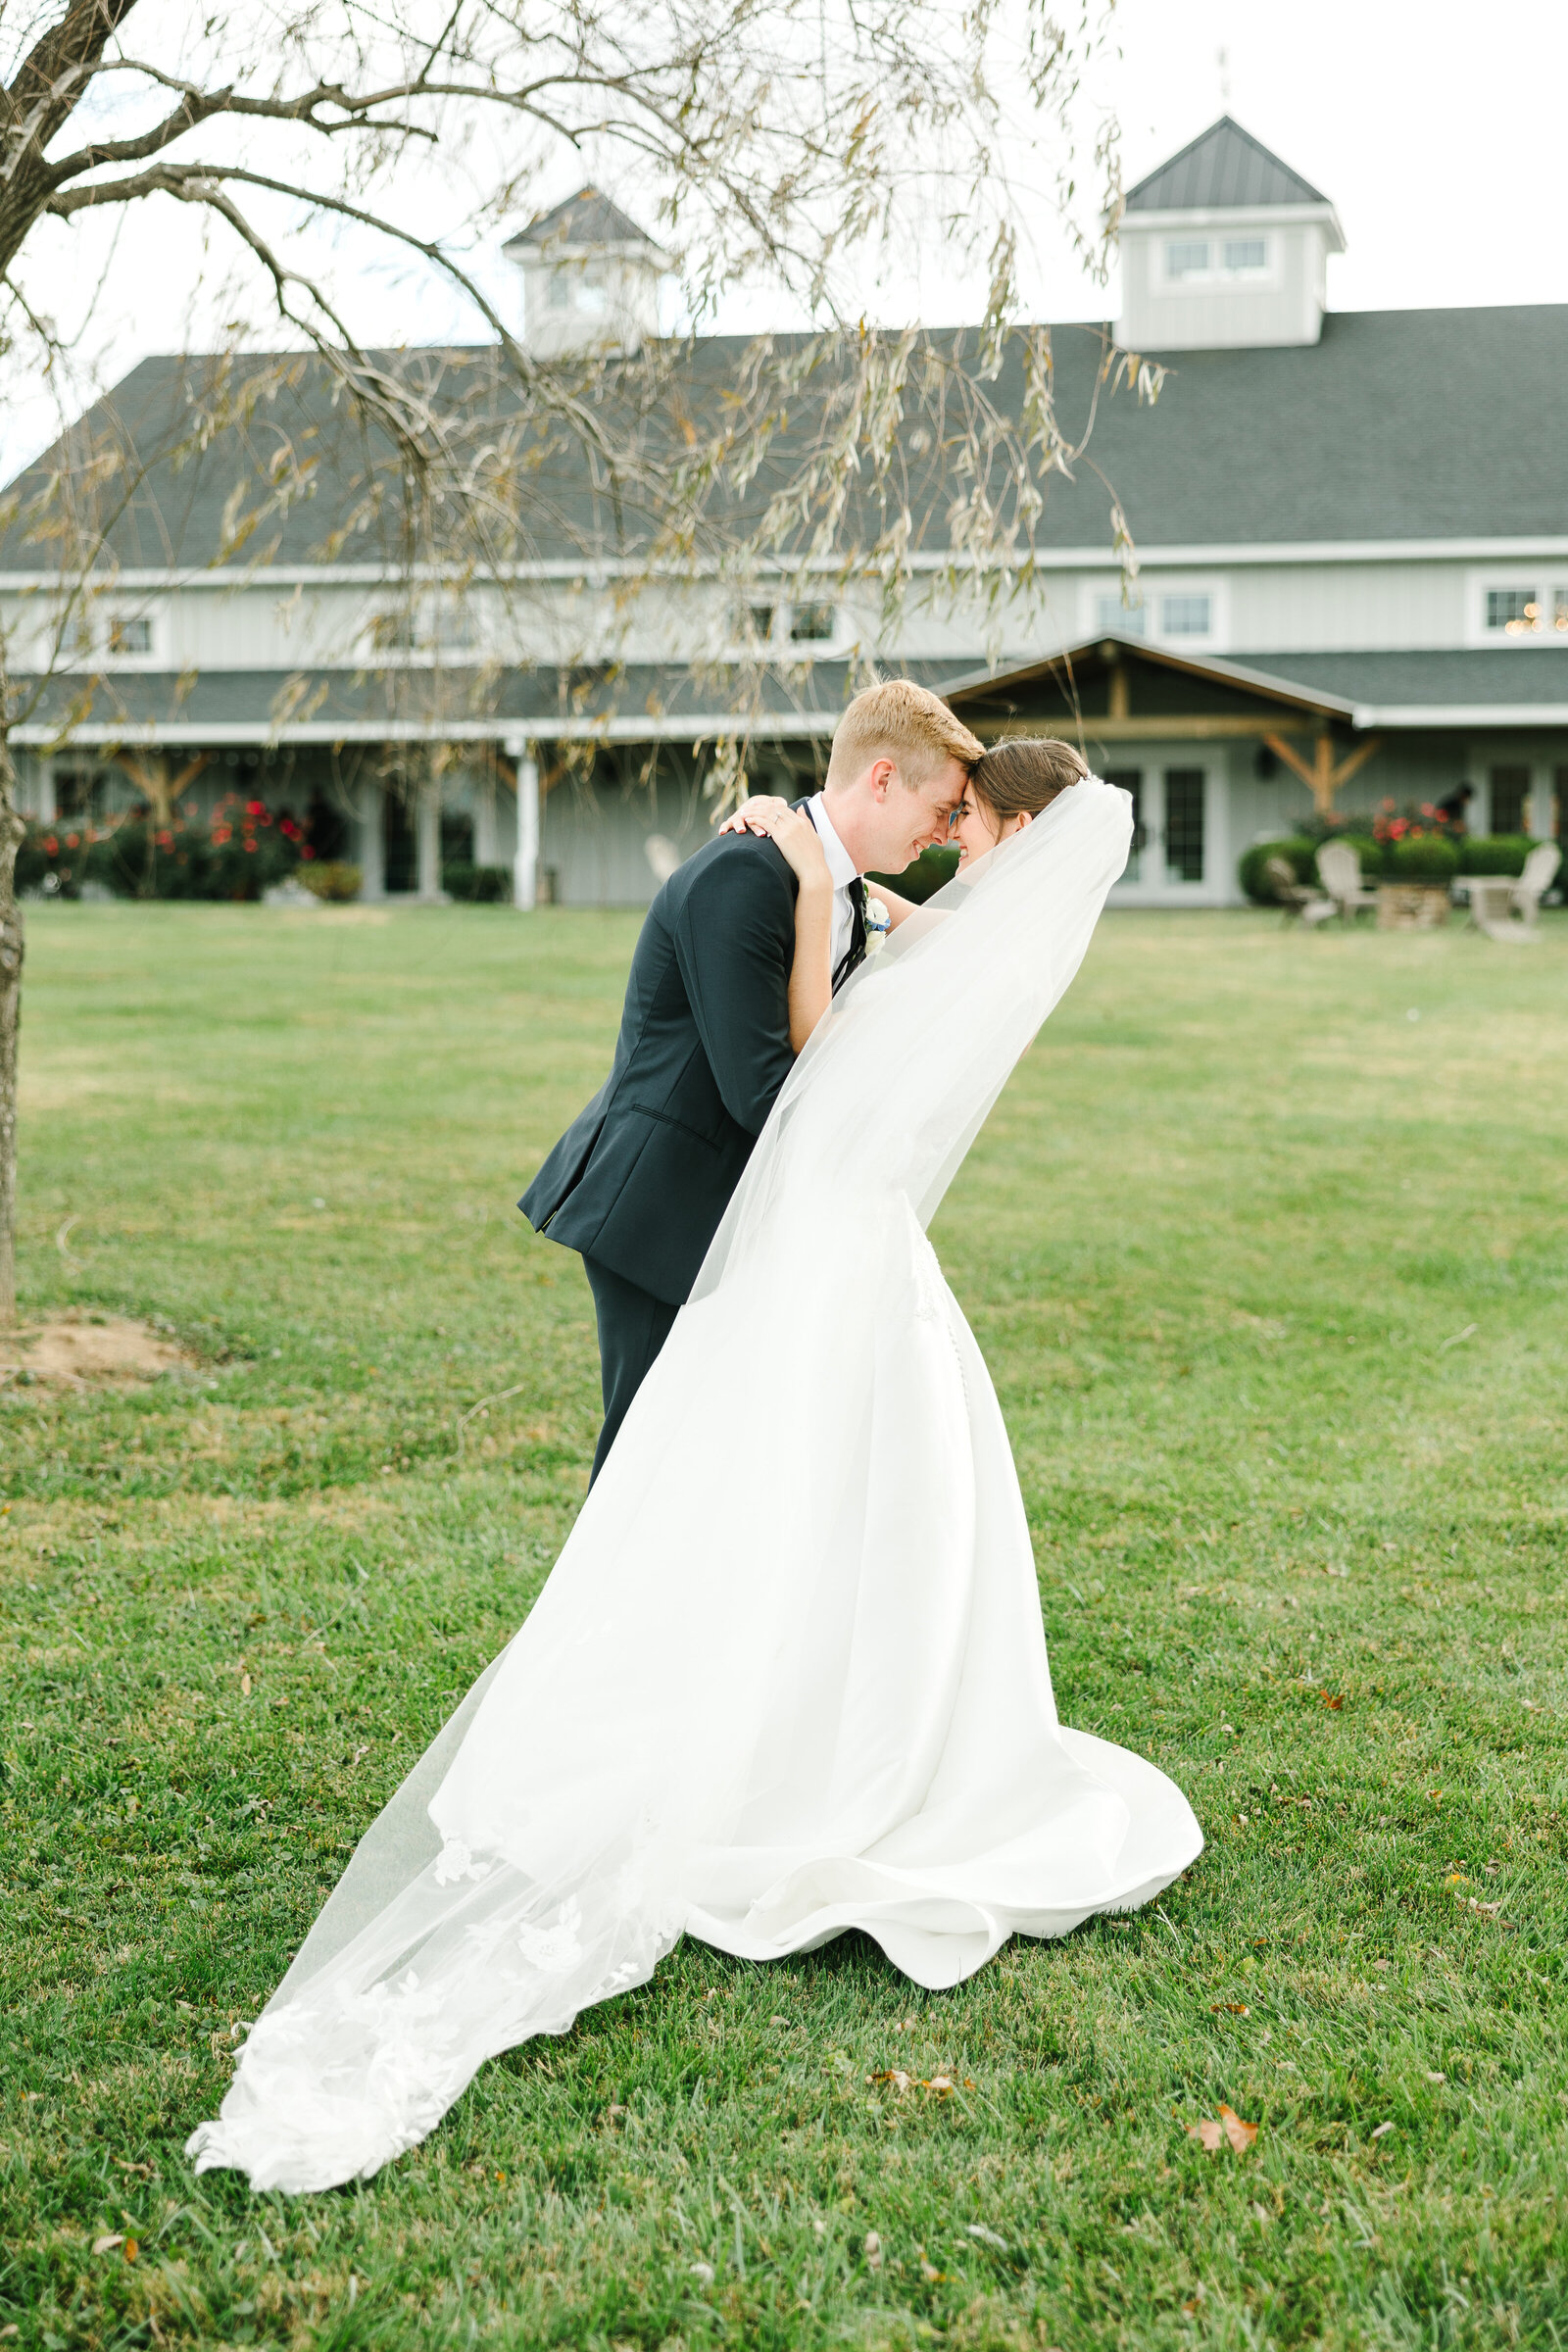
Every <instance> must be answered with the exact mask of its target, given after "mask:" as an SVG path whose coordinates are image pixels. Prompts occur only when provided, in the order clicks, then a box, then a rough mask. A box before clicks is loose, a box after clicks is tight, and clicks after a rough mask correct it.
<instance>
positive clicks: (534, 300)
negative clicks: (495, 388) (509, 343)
mask: <svg viewBox="0 0 1568 2352" xmlns="http://www.w3.org/2000/svg"><path fill="white" fill-rule="evenodd" d="M502 251H503V252H504V253H505V254H506V257H507V259H508V261H510V262H515V263H516V265H517V267H518V269H519V270H521V271H522V289H523V319H524V326H523V341H524V343H525V344H526V346H527V349H528V350H529V352H530V353H531V354H532V355H533V357H534V358H535V359H540V360H553V359H560V358H562V357H563V356H564V355H565V354H567V353H575V352H583V353H593V352H633V351H636V350H637V349H638V347H639V346H640V345H641V344H642V343H644V342H645V341H647V339H648V338H649V337H650V336H653V335H657V334H658V332H659V281H660V279H661V278H662V276H664V274H665V273H666V272H667V271H668V270H671V269H673V268H674V264H673V263H672V261H671V260H670V258H669V256H668V254H666V253H664V252H662V250H661V248H660V247H659V246H657V245H656V244H655V243H654V242H653V240H652V238H650V237H645V236H644V234H643V232H642V230H641V229H640V228H639V227H638V226H637V223H636V222H635V221H628V220H627V218H626V215H625V214H624V213H623V212H622V211H621V210H620V208H619V207H618V206H617V205H613V204H612V203H611V201H610V198H609V197H608V196H602V195H601V194H600V192H599V190H598V189H597V188H579V189H578V190H577V193H576V195H575V196H568V197H567V199H566V201H565V203H564V204H558V205H557V206H556V207H555V209H554V210H553V211H552V212H548V213H541V214H540V215H539V217H538V219H537V220H535V221H529V223H528V225H527V227H526V228H525V229H522V230H520V231H519V233H518V234H517V235H516V236H515V237H510V238H509V239H508V240H507V243H506V244H505V245H504V246H503V247H502Z"/></svg>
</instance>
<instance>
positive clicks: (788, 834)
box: [719, 793, 833, 893]
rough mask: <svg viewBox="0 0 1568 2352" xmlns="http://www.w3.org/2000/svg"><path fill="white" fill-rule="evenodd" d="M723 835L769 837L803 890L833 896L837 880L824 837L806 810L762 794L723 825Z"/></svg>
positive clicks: (721, 826)
mask: <svg viewBox="0 0 1568 2352" xmlns="http://www.w3.org/2000/svg"><path fill="white" fill-rule="evenodd" d="M719 831H720V832H721V833H765V834H766V835H767V837H768V839H769V840H770V841H771V842H772V843H773V844H774V846H775V848H777V849H779V850H781V851H782V852H783V854H784V856H785V858H787V859H788V860H789V863H790V865H791V866H792V867H793V869H794V871H795V874H796V877H797V879H798V880H799V882H800V885H801V888H802V889H803V890H809V889H812V888H815V887H820V888H821V889H822V890H823V891H824V892H827V893H831V891H832V888H833V877H832V875H831V874H830V873H829V872H828V870H827V856H826V853H825V852H824V850H823V848H822V836H821V835H820V834H819V833H818V831H817V829H816V827H815V826H814V825H813V824H812V822H811V820H810V818H809V816H808V815H807V814H806V813H805V811H804V809H792V808H791V807H790V804H789V802H788V801H778V800H774V799H773V798H772V797H771V796H770V795H769V794H766V793H759V794H758V795H757V796H756V798H755V799H753V800H750V801H748V802H746V804H745V805H744V807H743V808H740V809H737V810H736V811H735V814H734V815H733V816H731V817H726V819H725V820H724V822H723V824H722V825H720V827H719Z"/></svg>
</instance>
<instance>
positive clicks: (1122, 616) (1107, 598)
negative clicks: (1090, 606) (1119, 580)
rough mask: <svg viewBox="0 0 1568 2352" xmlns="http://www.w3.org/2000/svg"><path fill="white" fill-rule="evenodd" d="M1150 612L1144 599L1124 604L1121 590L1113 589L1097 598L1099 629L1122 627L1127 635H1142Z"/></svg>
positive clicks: (1096, 615) (1096, 613)
mask: <svg viewBox="0 0 1568 2352" xmlns="http://www.w3.org/2000/svg"><path fill="white" fill-rule="evenodd" d="M1148 618H1149V614H1148V612H1147V610H1146V609H1145V607H1144V605H1143V603H1142V601H1141V600H1140V602H1139V603H1137V604H1136V605H1124V604H1123V603H1122V601H1121V591H1120V590H1119V589H1112V590H1110V591H1109V592H1107V593H1106V594H1104V595H1103V596H1097V597H1096V598H1095V626H1096V628H1097V629H1120V630H1121V632H1122V634H1123V635H1124V636H1127V637H1141V636H1142V635H1143V633H1144V627H1145V624H1146V622H1147V621H1148Z"/></svg>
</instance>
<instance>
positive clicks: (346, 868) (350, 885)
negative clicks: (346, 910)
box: [297, 858, 365, 907]
mask: <svg viewBox="0 0 1568 2352" xmlns="http://www.w3.org/2000/svg"><path fill="white" fill-rule="evenodd" d="M297 871H298V874H299V878H300V880H301V881H302V882H303V883H304V885H305V887H306V889H307V890H308V891H309V892H310V893H311V896H312V897H313V898H317V899H324V900H325V901H326V902H327V903H328V905H330V906H338V907H342V906H347V905H348V903H349V901H350V900H351V899H357V898H358V897H359V895H360V885H361V883H362V882H363V881H364V880H365V876H364V874H363V873H362V872H361V870H360V868H359V867H358V866H357V865H350V864H348V863H347V862H346V860H345V859H343V858H307V859H305V860H304V861H303V862H302V863H301V864H300V866H299V867H298V868H297Z"/></svg>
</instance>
